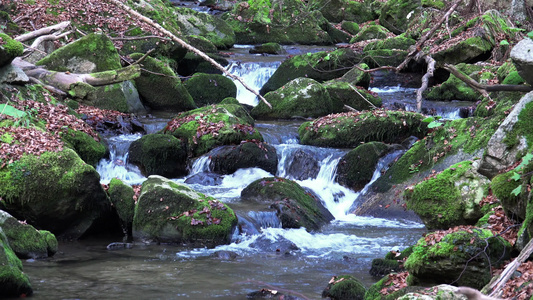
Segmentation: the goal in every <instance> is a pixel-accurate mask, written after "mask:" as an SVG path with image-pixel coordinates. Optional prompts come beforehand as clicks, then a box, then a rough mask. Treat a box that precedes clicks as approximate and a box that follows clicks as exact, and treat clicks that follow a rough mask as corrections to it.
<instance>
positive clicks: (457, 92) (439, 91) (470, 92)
mask: <svg viewBox="0 0 533 300" xmlns="http://www.w3.org/2000/svg"><path fill="white" fill-rule="evenodd" d="M455 67H456V68H457V70H459V71H460V72H461V73H463V74H465V75H467V76H469V77H470V78H472V79H474V80H476V81H478V82H480V81H482V79H483V78H486V77H488V78H491V79H492V78H493V77H495V75H496V74H494V73H492V72H488V71H484V72H482V70H484V66H479V65H471V64H464V63H461V64H458V65H456V66H455ZM480 73H481V74H480ZM425 97H426V99H428V100H438V101H451V100H463V101H477V100H479V99H480V98H481V94H480V93H479V92H477V91H476V90H474V89H473V88H472V87H470V86H469V85H468V84H466V83H465V82H464V81H462V80H460V79H459V78H457V77H456V76H455V75H453V74H450V77H448V79H447V80H446V81H445V82H443V83H442V84H440V85H438V86H435V87H432V88H430V90H429V92H428V93H427V94H426V95H425Z"/></svg>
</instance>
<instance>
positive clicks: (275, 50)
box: [249, 43, 285, 54]
mask: <svg viewBox="0 0 533 300" xmlns="http://www.w3.org/2000/svg"><path fill="white" fill-rule="evenodd" d="M249 52H250V53H251V54H282V53H283V52H285V51H284V50H283V48H282V47H281V45H280V44H278V43H264V44H261V45H255V46H254V47H253V48H252V49H250V51H249Z"/></svg>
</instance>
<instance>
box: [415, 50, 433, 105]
mask: <svg viewBox="0 0 533 300" xmlns="http://www.w3.org/2000/svg"><path fill="white" fill-rule="evenodd" d="M424 60H425V61H426V63H427V65H428V68H427V72H426V74H424V76H422V85H421V86H420V88H419V89H418V90H417V91H416V111H417V112H422V93H424V91H425V90H426V89H427V88H428V84H429V79H430V78H431V77H433V72H435V64H436V61H435V60H434V59H433V57H431V56H429V55H424Z"/></svg>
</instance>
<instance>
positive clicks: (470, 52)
mask: <svg viewBox="0 0 533 300" xmlns="http://www.w3.org/2000/svg"><path fill="white" fill-rule="evenodd" d="M493 47H494V44H492V43H491V42H490V41H488V40H487V39H485V38H484V37H482V36H474V37H470V38H467V39H466V40H462V41H460V42H459V43H457V44H454V45H453V46H449V47H448V48H444V49H443V50H441V51H438V52H436V53H434V54H433V55H432V56H433V58H434V59H435V60H436V61H437V62H439V63H448V64H453V65H455V64H458V63H475V62H477V61H480V60H483V59H482V58H481V57H483V56H484V55H488V54H490V52H491V51H492V48H493Z"/></svg>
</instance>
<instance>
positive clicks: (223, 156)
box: [209, 141, 278, 174]
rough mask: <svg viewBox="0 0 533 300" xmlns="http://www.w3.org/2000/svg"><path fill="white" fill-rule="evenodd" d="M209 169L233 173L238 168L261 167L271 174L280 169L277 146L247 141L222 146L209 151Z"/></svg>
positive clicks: (220, 172) (216, 171)
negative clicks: (235, 144)
mask: <svg viewBox="0 0 533 300" xmlns="http://www.w3.org/2000/svg"><path fill="white" fill-rule="evenodd" d="M209 157H211V163H210V164H209V169H210V170H211V171H212V172H215V173H218V174H233V173H235V171H237V170H238V169H245V168H261V169H263V170H265V171H267V172H269V173H270V174H276V172H277V170H278V156H277V154H276V148H274V147H273V146H271V145H268V144H265V143H262V142H256V141H246V142H244V141H243V142H242V143H241V144H240V145H238V146H222V147H218V148H215V149H213V150H211V151H210V152H209Z"/></svg>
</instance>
